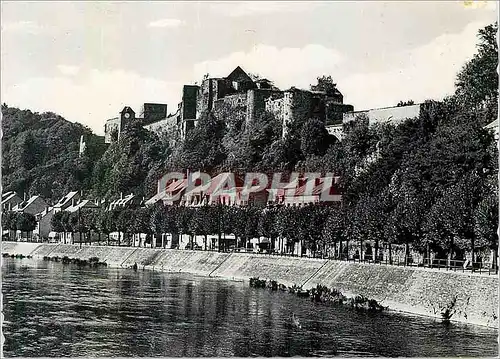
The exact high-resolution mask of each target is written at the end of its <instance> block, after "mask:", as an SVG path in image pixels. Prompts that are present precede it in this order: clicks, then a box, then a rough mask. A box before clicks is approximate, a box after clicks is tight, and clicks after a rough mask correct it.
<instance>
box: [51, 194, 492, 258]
mask: <svg viewBox="0 0 500 359" xmlns="http://www.w3.org/2000/svg"><path fill="white" fill-rule="evenodd" d="M461 191H463V192H461ZM389 196H390V195H389ZM443 198H446V199H447V201H451V202H453V205H454V207H455V209H456V210H455V211H453V212H448V208H446V204H444V203H442V202H441V201H439V202H437V204H436V205H435V206H434V207H432V213H430V215H425V213H421V212H420V211H421V209H422V208H423V205H422V204H421V203H420V202H418V201H415V200H414V199H408V202H405V203H406V204H407V207H404V206H403V205H402V204H401V203H398V204H396V205H394V204H391V203H389V202H390V199H388V201H387V203H384V204H383V205H382V204H380V203H379V201H378V200H377V199H376V198H374V197H363V198H362V199H360V200H359V201H358V203H357V204H356V206H354V207H347V206H340V205H338V206H337V205H335V206H327V205H307V206H303V207H295V206H271V207H265V208H261V207H257V206H245V207H229V206H202V207H183V206H163V205H161V204H157V205H155V206H153V207H139V208H125V209H115V210H112V211H107V210H96V209H87V210H82V211H81V212H65V211H62V212H58V213H56V214H55V215H54V217H53V218H52V230H53V231H55V232H70V233H77V232H80V233H82V234H84V235H83V237H81V238H90V233H91V232H94V233H96V234H98V236H99V237H98V240H99V242H100V241H101V239H102V240H103V242H104V241H107V242H108V244H109V241H110V233H112V232H121V233H122V236H123V237H119V238H118V244H130V243H131V240H130V239H131V235H132V234H139V233H143V234H146V235H147V240H148V241H150V240H153V238H155V236H158V235H161V234H166V233H169V234H173V235H182V234H185V235H189V236H191V247H193V246H194V241H193V240H192V239H193V236H203V237H204V241H205V248H207V247H208V243H207V240H208V236H213V235H219V234H221V233H226V234H233V235H234V236H235V239H236V240H235V245H236V246H238V247H247V246H248V243H249V241H250V239H252V238H259V237H265V238H268V239H269V240H270V242H271V243H272V244H273V245H274V243H279V244H278V248H280V249H281V250H284V251H288V252H293V251H294V248H296V246H295V243H298V242H300V243H301V248H304V249H309V250H310V251H311V252H312V253H314V254H316V253H324V254H326V253H327V251H330V252H331V251H332V250H334V251H335V255H336V256H340V255H341V253H344V252H346V251H347V248H348V247H349V243H351V244H354V243H355V244H356V246H357V247H359V248H366V243H370V246H373V248H374V256H375V257H377V258H378V255H379V249H380V248H382V246H383V245H386V246H388V247H389V253H391V250H390V248H391V245H392V244H404V245H405V246H406V253H407V255H406V256H409V250H410V247H411V248H413V249H414V250H417V251H420V252H421V253H422V254H424V256H425V257H427V256H428V255H429V251H430V250H432V251H433V252H434V253H436V255H437V257H438V258H446V257H448V258H449V259H451V258H452V255H453V254H460V253H461V254H462V255H463V254H464V252H466V251H475V252H477V250H478V249H491V250H492V251H495V250H497V243H498V236H497V233H496V231H495V230H494V228H495V222H494V221H495V220H496V219H497V218H498V207H497V202H498V196H497V194H496V191H495V190H491V191H488V192H487V193H485V196H484V198H482V200H481V201H480V203H479V205H477V206H476V207H475V208H473V207H472V206H471V205H469V203H470V201H469V198H467V196H466V191H464V188H463V187H462V188H455V189H454V191H453V193H450V195H449V196H445V197H443ZM467 206H469V208H464V207H467ZM450 208H451V206H450ZM441 210H444V212H445V213H442V214H439V213H438V212H439V211H441ZM468 211H472V212H471V213H469V212H468ZM381 216H383V217H382V218H381ZM457 218H464V219H465V220H464V221H463V222H460V224H459V225H457V220H456V219H457ZM381 219H383V220H381ZM469 219H470V220H469ZM101 235H102V236H103V237H102V238H101ZM276 241H277V242H276ZM132 243H133V242H132ZM364 243H365V245H364ZM219 244H220V243H219ZM455 258H457V257H456V256H455ZM462 258H463V257H461V258H460V259H462Z"/></svg>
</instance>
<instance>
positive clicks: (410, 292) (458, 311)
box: [2, 242, 498, 328]
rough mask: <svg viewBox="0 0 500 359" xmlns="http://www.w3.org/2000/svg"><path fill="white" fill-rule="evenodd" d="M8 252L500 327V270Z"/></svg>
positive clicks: (198, 255) (137, 252) (6, 246)
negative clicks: (349, 300)
mask: <svg viewBox="0 0 500 359" xmlns="http://www.w3.org/2000/svg"><path fill="white" fill-rule="evenodd" d="M2 253H8V254H22V255H25V256H28V255H31V256H33V257H39V258H42V257H44V256H49V257H63V256H68V257H70V258H79V259H89V258H90V257H98V258H99V259H100V260H101V261H104V262H106V263H107V264H108V265H109V266H112V267H124V268H127V267H131V266H133V265H134V264H135V263H137V265H138V267H139V268H146V269H152V270H159V271H165V272H182V273H192V274H196V275H203V276H212V277H221V278H229V279H242V280H247V279H249V278H251V277H260V278H265V279H272V280H276V281H278V282H279V283H282V284H285V285H288V286H291V285H293V284H297V285H302V286H303V287H304V289H309V288H311V287H314V286H316V285H317V284H322V285H326V286H328V287H330V288H335V289H338V290H340V291H341V292H342V293H344V294H345V295H348V296H355V295H363V296H365V297H368V298H370V299H375V300H377V301H378V302H379V303H380V304H382V305H384V306H388V307H389V308H390V309H393V310H398V311H403V312H408V313H413V314H419V315H425V316H432V317H440V316H441V313H442V312H443V311H444V309H445V308H446V307H447V306H450V305H451V303H453V302H455V304H454V306H453V308H452V309H451V310H452V312H453V311H455V314H454V315H453V316H452V318H451V319H452V320H457V321H460V322H466V323H471V324H479V325H486V326H490V327H497V328H498V276H495V275H490V276H488V275H484V274H483V275H479V274H471V273H461V272H450V271H443V270H441V271H438V270H435V269H424V268H415V267H397V266H385V265H373V264H362V263H347V262H340V261H327V260H321V259H308V258H296V257H275V256H265V255H257V254H246V253H232V254H229V253H217V252H204V251H188V250H172V249H151V248H130V247H107V246H106V247H105V246H83V247H82V248H80V247H79V246H78V245H64V244H38V243H16V242H3V243H2Z"/></svg>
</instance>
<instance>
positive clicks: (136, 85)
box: [2, 70, 182, 134]
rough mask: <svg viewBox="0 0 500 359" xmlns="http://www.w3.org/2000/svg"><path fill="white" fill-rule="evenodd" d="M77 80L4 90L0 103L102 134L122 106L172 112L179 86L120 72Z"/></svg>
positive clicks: (40, 81) (44, 80) (41, 80)
mask: <svg viewBox="0 0 500 359" xmlns="http://www.w3.org/2000/svg"><path fill="white" fill-rule="evenodd" d="M81 75H82V76H79V77H71V78H70V77H52V78H51V77H38V78H31V79H28V80H26V81H24V82H22V83H18V84H14V85H11V86H7V85H5V84H4V83H2V102H6V103H7V104H8V105H9V106H15V107H20V108H29V109H31V110H32V111H38V112H43V111H53V112H56V113H58V114H60V115H62V116H63V117H64V118H66V119H67V120H68V121H72V122H80V123H82V124H84V125H87V126H89V127H90V128H91V129H92V130H93V131H94V132H95V133H98V134H102V133H103V132H104V123H105V120H106V119H108V118H111V117H115V116H117V114H118V112H119V111H120V110H121V109H122V108H123V107H124V106H126V105H128V106H131V107H132V108H133V109H134V110H135V111H136V112H137V113H139V112H140V107H141V105H142V104H143V103H144V102H158V103H167V104H168V111H169V112H175V110H176V109H177V103H178V102H180V99H181V90H182V84H180V83H175V82H166V81H161V80H156V79H152V78H148V77H143V76H141V75H139V74H137V73H134V72H128V71H124V70H114V71H99V70H90V71H88V72H86V73H85V74H81Z"/></svg>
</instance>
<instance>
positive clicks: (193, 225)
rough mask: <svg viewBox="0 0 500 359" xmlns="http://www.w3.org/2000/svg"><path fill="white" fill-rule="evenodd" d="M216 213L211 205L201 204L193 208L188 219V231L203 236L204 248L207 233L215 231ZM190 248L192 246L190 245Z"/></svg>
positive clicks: (206, 241)
mask: <svg viewBox="0 0 500 359" xmlns="http://www.w3.org/2000/svg"><path fill="white" fill-rule="evenodd" d="M216 216H217V213H216V208H214V207H213V206H202V207H198V208H195V209H194V210H193V215H192V216H191V218H190V219H189V228H190V232H191V233H194V234H196V235H202V236H203V237H204V247H205V248H204V250H207V248H208V235H209V234H214V233H216V232H217V217H216ZM191 249H193V246H192V245H191Z"/></svg>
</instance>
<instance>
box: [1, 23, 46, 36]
mask: <svg viewBox="0 0 500 359" xmlns="http://www.w3.org/2000/svg"><path fill="white" fill-rule="evenodd" d="M43 29H44V27H43V26H41V25H39V24H37V23H36V22H33V21H15V22H12V21H11V22H5V23H3V24H2V32H11V33H27V34H38V33H40V32H42V31H43Z"/></svg>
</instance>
